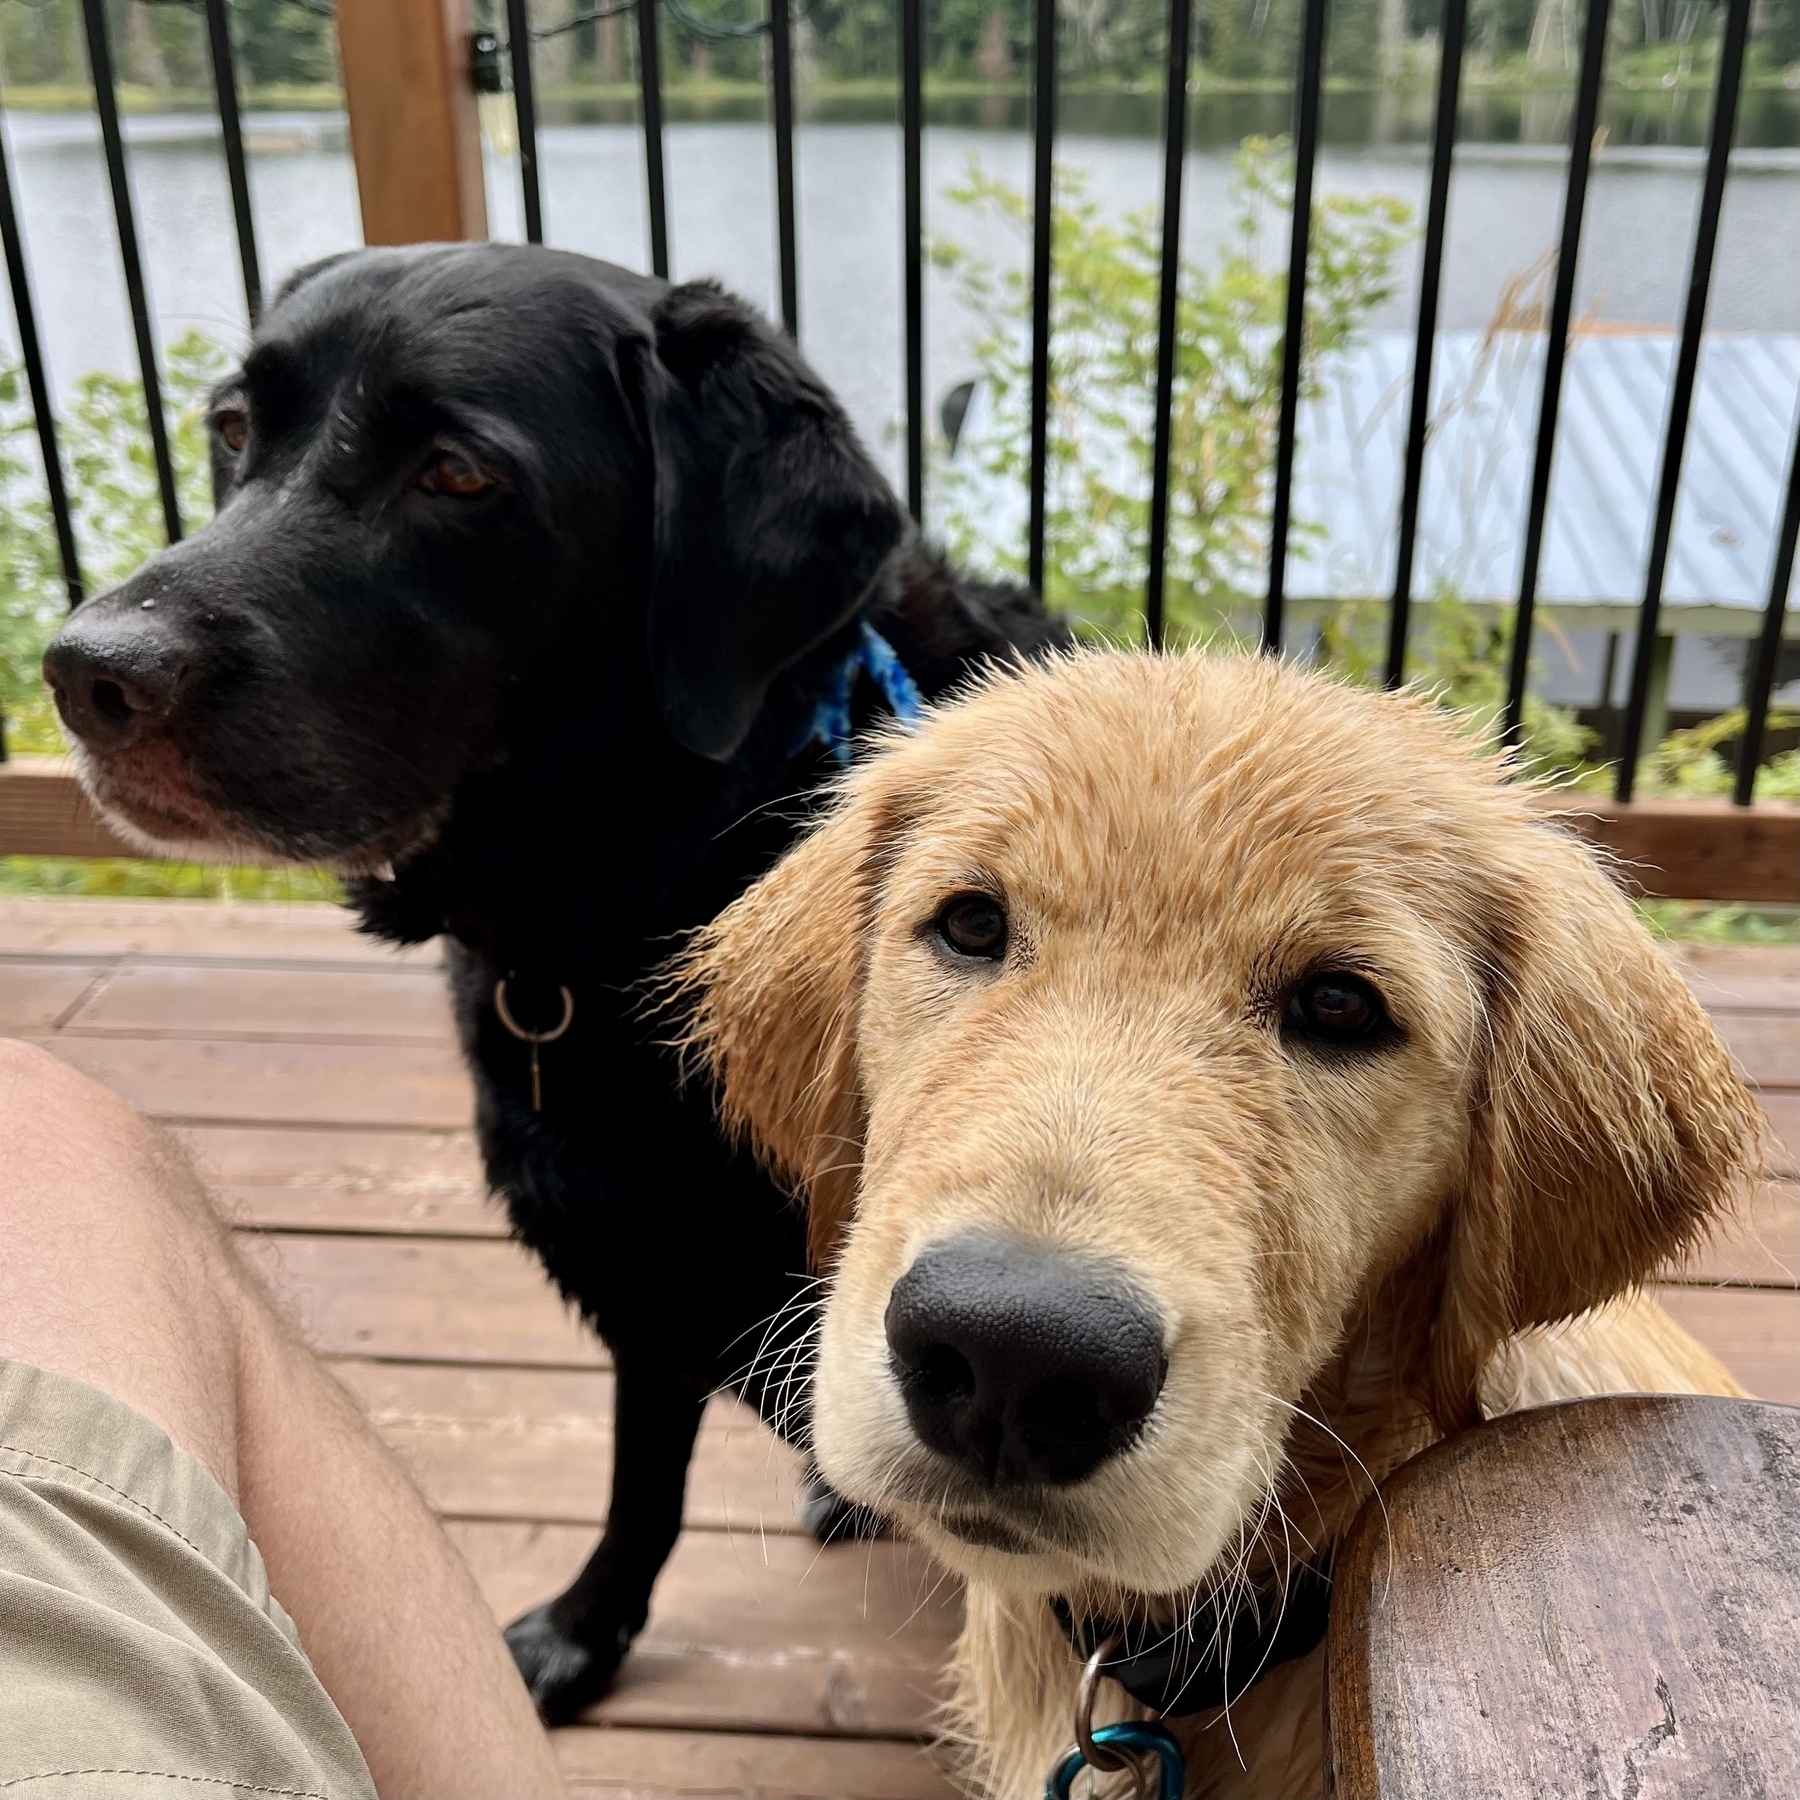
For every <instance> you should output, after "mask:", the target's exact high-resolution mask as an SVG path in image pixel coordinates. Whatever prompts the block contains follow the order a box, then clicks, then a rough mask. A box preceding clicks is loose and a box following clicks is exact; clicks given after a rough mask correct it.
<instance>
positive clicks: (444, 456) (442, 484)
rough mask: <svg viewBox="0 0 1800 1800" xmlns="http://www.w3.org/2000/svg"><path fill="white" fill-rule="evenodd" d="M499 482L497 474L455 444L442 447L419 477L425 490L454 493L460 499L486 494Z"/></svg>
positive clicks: (430, 492) (434, 492) (435, 492)
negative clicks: (496, 477) (490, 471)
mask: <svg viewBox="0 0 1800 1800" xmlns="http://www.w3.org/2000/svg"><path fill="white" fill-rule="evenodd" d="M496 485H498V484H497V483H496V482H495V480H494V477H493V476H492V475H490V474H489V473H488V472H487V470H486V469H484V468H483V467H482V466H481V464H480V463H478V462H477V461H476V460H475V459H474V457H472V456H470V455H469V454H468V452H467V451H465V450H458V449H456V448H455V447H454V446H453V445H446V446H445V447H443V448H442V449H440V450H439V451H438V452H437V453H436V455H434V456H433V457H432V459H431V461H430V462H428V463H427V464H426V465H425V470H424V473H423V474H422V475H420V477H419V486H420V487H422V488H423V489H424V490H425V491H426V493H428V494H454V495H455V496H456V498H457V499H459V500H468V499H471V498H473V497H474V496H475V495H476V494H485V493H486V492H487V491H488V489H489V488H491V487H494V486H496Z"/></svg>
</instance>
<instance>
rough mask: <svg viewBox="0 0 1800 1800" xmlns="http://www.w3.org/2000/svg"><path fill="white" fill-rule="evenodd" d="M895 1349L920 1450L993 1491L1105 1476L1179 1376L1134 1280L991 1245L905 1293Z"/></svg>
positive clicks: (1106, 1269)
mask: <svg viewBox="0 0 1800 1800" xmlns="http://www.w3.org/2000/svg"><path fill="white" fill-rule="evenodd" d="M887 1340H888V1347H889V1349H890V1350H891V1352H892V1353H893V1361H894V1368H895V1372H896V1374H897V1376H898V1378H899V1382H900V1388H901V1391H902V1393H903V1394H904V1395H905V1396H906V1410H907V1413H908V1415H909V1416H910V1418H911V1419H912V1426H913V1430H914V1431H915V1432H917V1433H918V1435H919V1438H920V1440H921V1441H922V1442H923V1443H925V1444H928V1445H929V1446H930V1447H931V1448H932V1449H933V1450H936V1451H938V1452H940V1453H941V1454H942V1455H944V1456H949V1457H954V1458H955V1459H956V1461H958V1462H959V1463H961V1464H962V1465H963V1466H964V1467H965V1468H967V1469H968V1470H970V1471H971V1472H972V1473H973V1474H975V1475H977V1476H979V1477H980V1479H981V1480H982V1481H984V1482H986V1483H987V1484H989V1485H990V1486H992V1485H994V1484H997V1483H1017V1482H1070V1481H1079V1480H1081V1478H1082V1477H1083V1476H1085V1475H1088V1474H1090V1473H1092V1471H1093V1470H1094V1469H1095V1468H1097V1467H1098V1466H1099V1465H1100V1464H1101V1463H1102V1462H1104V1461H1105V1460H1106V1459H1107V1458H1108V1457H1109V1456H1115V1455H1117V1454H1118V1453H1119V1452H1120V1451H1121V1450H1123V1449H1124V1448H1125V1446H1126V1445H1127V1444H1129V1443H1130V1442H1131V1440H1132V1439H1133V1438H1134V1437H1135V1436H1136V1435H1137V1433H1138V1430H1139V1428H1140V1427H1141V1426H1142V1425H1143V1422H1144V1420H1145V1419H1147V1418H1148V1417H1149V1416H1150V1411H1151V1409H1152V1408H1153V1407H1154V1406H1155V1405H1156V1397H1157V1395H1158V1394H1159V1393H1161V1391H1162V1384H1163V1377H1164V1375H1165V1374H1166V1373H1167V1372H1168V1358H1167V1357H1166V1356H1165V1355H1164V1354H1163V1343H1162V1322H1161V1320H1159V1319H1158V1318H1157V1316H1156V1313H1155V1311H1154V1310H1153V1308H1152V1307H1151V1306H1150V1305H1149V1304H1148V1303H1147V1302H1146V1301H1145V1300H1144V1299H1143V1298H1142V1297H1141V1296H1139V1295H1138V1294H1137V1293H1135V1292H1134V1291H1133V1289H1132V1287H1131V1285H1130V1283H1129V1282H1128V1281H1127V1280H1126V1278H1125V1276H1124V1273H1123V1272H1122V1271H1121V1270H1118V1269H1116V1268H1114V1267H1112V1266H1111V1265H1110V1264H1108V1263H1105V1262H1102V1261H1100V1260H1098V1259H1095V1258H1088V1257H1079V1256H1070V1255H1064V1254H1062V1253H1060V1252H1058V1251H1055V1250H1052V1249H1048V1248H1045V1247H1044V1246H1041V1245H1037V1244H1031V1243H1026V1242H1024V1241H1023V1240H1021V1239H1016V1238H1007V1237H1000V1236H995V1235H990V1234H987V1233H969V1234H967V1235H965V1236H962V1237H957V1238H953V1239H951V1240H950V1241H949V1242H948V1243H944V1244H939V1245H936V1246H934V1247H933V1248H931V1249H929V1250H926V1251H925V1252H924V1253H923V1254H922V1255H921V1256H920V1257H919V1258H918V1260H917V1261H916V1262H915V1263H914V1264H913V1266H912V1267H911V1268H910V1269H908V1270H907V1272H906V1273H905V1274H904V1275H903V1276H901V1278H900V1279H899V1280H898V1281H897V1282H895V1284H894V1291H893V1293H892V1294H891V1295H890V1296H889V1298H888V1308H887Z"/></svg>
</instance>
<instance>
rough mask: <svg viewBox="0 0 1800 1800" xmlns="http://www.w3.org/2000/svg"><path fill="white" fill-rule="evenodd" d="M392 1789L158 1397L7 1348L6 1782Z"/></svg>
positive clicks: (61, 1789)
mask: <svg viewBox="0 0 1800 1800" xmlns="http://www.w3.org/2000/svg"><path fill="white" fill-rule="evenodd" d="M15 1793H17V1794H39V1793H41V1794H46V1795H59V1796H61V1795H68V1796H76V1795H79V1796H82V1797H83V1800H86V1797H87V1796H94V1797H95V1800H115V1797H116V1800H145V1797H146V1796H153V1795H157V1794H170V1795H174V1794H183V1793H194V1794H209V1795H214V1796H219V1797H220V1800H223V1797H224V1796H228V1795H232V1794H246V1795H261V1796H268V1795H297V1796H298V1795H304V1796H307V1800H350V1797H351V1796H356V1797H357V1800H373V1796H374V1793H375V1788H374V1784H373V1783H372V1782H371V1781H370V1779H369V1771H368V1767H367V1765H366V1764H365V1763H364V1762H363V1759H362V1754H361V1752H360V1751H359V1750H358V1749H357V1747H356V1740H355V1739H354V1738H352V1737H351V1735H350V1730H349V1727H348V1726H347V1725H345V1723H344V1721H343V1717H342V1715H341V1714H340V1713H339V1712H338V1710H337V1708H336V1707H334V1706H333V1705H332V1703H331V1700H330V1698H329V1696H328V1695H327V1694H326V1692H325V1690H324V1688H322V1687H321V1686H320V1685H319V1680H318V1677H317V1676H316V1675H314V1674H313V1671H312V1665H311V1664H310V1663H309V1662H308V1661H307V1660H306V1655H305V1652H304V1651H302V1650H301V1648H300V1639H299V1637H298V1635H297V1634H296V1632H295V1630H294V1625H293V1621H292V1620H291V1619H289V1617H288V1616H287V1614H286V1613H285V1612H283V1611H282V1610H281V1606H280V1604H279V1603H278V1602H277V1601H276V1599H275V1597H274V1596H273V1595H272V1594H271V1593H270V1592H269V1582H268V1577H267V1575H266V1574H265V1573H264V1570H263V1562H262V1558H261V1556H259V1555H258V1554H257V1549H256V1546H255V1545H254V1544H253V1543H251V1541H250V1534H249V1533H248V1531H246V1530H245V1528H244V1521H243V1520H242V1519H241V1518H239V1517H238V1514H237V1509H236V1508H235V1507H234V1506H233V1505H232V1504H231V1502H230V1500H228V1499H227V1498H226V1496H225V1492H224V1490H223V1489H222V1488H221V1487H220V1486H219V1485H218V1483H217V1482H215V1481H214V1480H213V1478H212V1477H211V1476H210V1475H209V1474H208V1473H207V1472H206V1470H205V1469H204V1468H202V1467H201V1465H200V1464H199V1463H198V1462H197V1461H195V1459H194V1458H193V1457H192V1456H190V1455H189V1454H188V1453H187V1452H186V1451H185V1450H180V1449H177V1448H176V1446H175V1445H174V1444H173V1443H172V1442H171V1441H170V1440H169V1438H168V1436H167V1435H166V1434H165V1433H164V1432H163V1431H161V1430H160V1429H158V1427H156V1426H155V1425H153V1424H151V1423H150V1421H149V1420H148V1419H146V1418H145V1417H144V1416H143V1415H142V1414H141V1413H136V1412H133V1411H132V1410H131V1408H130V1407H128V1406H125V1405H122V1404H121V1403H120V1402H119V1401H117V1400H114V1399H111V1398H109V1397H108V1396H107V1395H105V1394H103V1393H101V1392H100V1391H99V1390H98V1389H97V1388H91V1387H88V1386H87V1385H86V1384H85V1383H83V1382H79V1381H72V1380H70V1379H69V1378H68V1377H67V1376H63V1375H50V1374H46V1373H45V1372H44V1371H43V1370H42V1369H34V1368H31V1367H29V1366H28V1365H26V1364H24V1363H17V1362H8V1361H6V1360H4V1359H0V1795H4V1796H5V1800H12V1796H13V1795H14V1794H15Z"/></svg>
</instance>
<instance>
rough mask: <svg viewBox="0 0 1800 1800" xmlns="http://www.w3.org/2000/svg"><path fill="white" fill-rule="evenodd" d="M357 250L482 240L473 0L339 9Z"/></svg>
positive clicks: (384, 2)
mask: <svg viewBox="0 0 1800 1800" xmlns="http://www.w3.org/2000/svg"><path fill="white" fill-rule="evenodd" d="M337 24H338V55H339V57H340V58H341V60H342V63H343V70H344V104H345V107H346V108H347V110H348V112H349V115H350V153H351V155H352V157H353V158H354V159H355V162H356V185H357V189H358V192H359V193H360V195H361V197H362V219H363V241H364V243H368V244H421V243H437V242H443V241H446V240H449V239H454V238H484V237H486V236H487V195H486V192H485V190H484V188H483V186H482V179H481V128H480V124H479V121H478V118H477V115H476V108H475V88H474V85H473V83H472V82H471V81H470V78H469V37H470V34H471V32H472V31H473V29H474V20H473V13H472V8H471V6H470V0H338V5H337Z"/></svg>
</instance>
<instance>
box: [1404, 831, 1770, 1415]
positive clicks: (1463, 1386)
mask: <svg viewBox="0 0 1800 1800" xmlns="http://www.w3.org/2000/svg"><path fill="white" fill-rule="evenodd" d="M1496 855H1497V858H1498V859H1499V860H1501V861H1502V865H1503V866H1502V867H1501V868H1500V869H1499V871H1498V880H1497V885H1496V886H1495V888H1494V889H1493V891H1492V892H1491V901H1492V912H1491V914H1490V925H1489V930H1488V938H1489V943H1488V950H1487V954H1488V960H1489V967H1488V971H1487V977H1488V993H1487V1020H1486V1025H1487V1038H1488V1041H1487V1044H1486V1047H1485V1057H1484V1066H1483V1068H1482V1070H1481V1074H1480V1078H1479V1081H1478V1084H1477V1088H1476V1091H1475V1094H1474V1119H1473V1130H1472V1133H1471V1139H1470V1152H1469V1164H1468V1168H1467V1170H1466V1174H1465V1179H1464V1182H1463V1187H1462V1192H1461V1194H1460V1196H1459V1199H1458V1202H1457V1204H1456V1205H1455V1207H1454V1208H1453V1210H1452V1213H1451V1215H1450V1218H1449V1223H1448V1241H1447V1246H1446V1251H1447V1261H1446V1267H1445V1280H1444V1290H1443V1296H1442V1302H1441V1305H1440V1308H1439V1311H1438V1318H1437V1323H1436V1327H1435V1331H1434V1334H1433V1341H1432V1348H1431V1364H1430V1370H1429V1378H1428V1379H1429V1385H1430V1398H1431V1405H1432V1411H1433V1413H1434V1415H1435V1416H1436V1419H1437V1422H1438V1424H1439V1425H1440V1426H1441V1427H1442V1428H1443V1429H1444V1430H1446V1431H1448V1430H1450V1429H1453V1428H1454V1427H1456V1426H1458V1425H1460V1424H1464V1423H1467V1422H1469V1421H1470V1420H1471V1419H1472V1418H1474V1417H1477V1416H1478V1410H1477V1401H1476V1389H1477V1383H1478V1381H1479V1379H1480V1375H1481V1371H1482V1368H1483V1366H1484V1365H1485V1364H1486V1362H1487V1360H1488V1357H1489V1356H1490V1355H1491V1354H1492V1352H1493V1351H1494V1349H1495V1348H1496V1347H1497V1346H1498V1345H1499V1343H1500V1342H1501V1341H1502V1339H1504V1338H1506V1337H1508V1336H1510V1335H1511V1334H1512V1333H1514V1332H1516V1331H1520V1330H1522V1329H1524V1328H1525V1327H1527V1326H1530V1325H1537V1324H1547V1323H1550V1322H1551V1321H1553V1320H1557V1319H1563V1318H1567V1317H1569V1316H1570V1315H1572V1314H1574V1313H1578V1312H1581V1311H1584V1310H1585V1309H1586V1308H1588V1307H1590V1306H1594V1305H1597V1304H1598V1303H1599V1302H1601V1301H1603V1300H1605V1299H1607V1298H1609V1297H1610V1296H1612V1295H1614V1294H1617V1293H1619V1292H1620V1291H1621V1290H1623V1289H1626V1288H1629V1287H1631V1286H1633V1285H1635V1284H1636V1283H1638V1282H1640V1281H1642V1280H1644V1279H1645V1278H1646V1277H1647V1276H1648V1275H1649V1274H1650V1273H1651V1272H1652V1271H1653V1270H1654V1269H1655V1268H1656V1267H1657V1266H1658V1265H1659V1264H1661V1263H1664V1262H1666V1261H1668V1260H1669V1259H1670V1258H1671V1257H1674V1256H1677V1255H1679V1254H1680V1253H1681V1252H1682V1251H1683V1250H1685V1249H1687V1248H1689V1247H1690V1246H1691V1245H1692V1244H1693V1243H1694V1242H1695V1240H1696V1239H1697V1238H1699V1237H1700V1236H1701V1234H1702V1233H1703V1232H1704V1230H1705V1228H1706V1226H1707V1224H1708V1222H1709V1220H1710V1219H1711V1218H1712V1216H1713V1215H1714V1214H1715V1213H1716V1212H1718V1211H1719V1210H1721V1209H1722V1208H1725V1207H1727V1206H1730V1205H1731V1204H1732V1203H1734V1202H1735V1201H1736V1200H1737V1199H1738V1198H1739V1197H1740V1196H1741V1195H1742V1194H1743V1193H1744V1191H1745V1189H1746V1186H1747V1178H1748V1177H1749V1176H1750V1175H1751V1174H1752V1173H1753V1172H1754V1171H1755V1169H1756V1168H1757V1166H1758V1161H1759V1156H1760V1152H1761V1150H1762V1147H1763V1137H1762V1134H1763V1126H1762V1119H1761V1114H1760V1113H1759V1112H1758V1110H1757V1107H1756V1103H1755V1102H1754V1101H1753V1100H1752V1099H1751V1097H1750V1095H1749V1093H1748V1092H1747V1091H1746V1089H1745V1087H1744V1085H1743V1083H1742V1082H1741V1081H1740V1080H1739V1079H1738V1076H1737V1074H1736V1071H1735V1070H1734V1069H1733V1067H1732V1063H1731V1058H1730V1056H1729V1055H1728V1054H1727V1052H1726V1050H1725V1047H1724V1045H1723V1044H1722V1043H1721V1042H1720V1041H1719V1037H1718V1034H1717V1033H1716V1032H1715V1031H1714V1030H1713V1027H1712V1023H1711V1021H1710V1020H1709V1019H1708V1018H1707V1016H1706V1014H1705V1013H1704V1012H1702V1011H1701V1009H1700V1006H1699V1005H1698V1003H1697V1002H1696V1001H1695V1000H1694V998H1693V996H1692V995H1691V994H1690V993H1689V992H1688V990H1687V987H1686V984H1685V983H1684V982H1683V981H1682V979H1681V977H1680V976H1679V975H1678V974H1677V973H1676V971H1675V969H1674V967H1673V966H1672V965H1671V963H1670V962H1669V960H1668V958H1667V957H1666V956H1665V955H1664V954H1663V953H1662V951H1661V950H1659V949H1658V948H1657V946H1656V945H1655V944H1654V943H1653V942H1652V941H1651V939H1650V937H1649V935H1648V933H1647V932H1646V931H1645V930H1644V928H1643V927H1642V926H1641V925H1640V924H1639V923H1638V922H1637V920H1636V919H1635V918H1634V917H1633V915H1632V912H1631V909H1630V907H1629V905H1628V904H1627V903H1626V901H1625V900H1624V898H1623V897H1622V896H1621V895H1620V894H1619V892H1618V891H1617V890H1616V889H1615V888H1614V887H1613V885H1612V883H1611V882H1610V881H1608V880H1607V879H1606V877H1605V876H1604V875H1603V874H1602V873H1601V871H1600V869H1599V868H1598V866H1597V865H1596V863H1595V861H1594V858H1593V857H1592V855H1591V854H1590V853H1589V852H1588V851H1587V850H1586V849H1585V848H1584V847H1583V846H1581V845H1579V844H1578V843H1576V842H1575V841H1573V840H1572V839H1571V838H1569V837H1567V836H1565V835H1564V834H1563V833H1562V832H1561V831H1560V830H1559V829H1557V828H1556V827H1553V826H1551V825H1548V824H1532V825H1529V826H1524V827H1523V828H1522V829H1520V830H1519V831H1518V832H1517V833H1515V834H1512V840H1511V841H1510V842H1507V843H1504V844H1502V845H1501V846H1499V847H1498V849H1497V851H1496Z"/></svg>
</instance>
